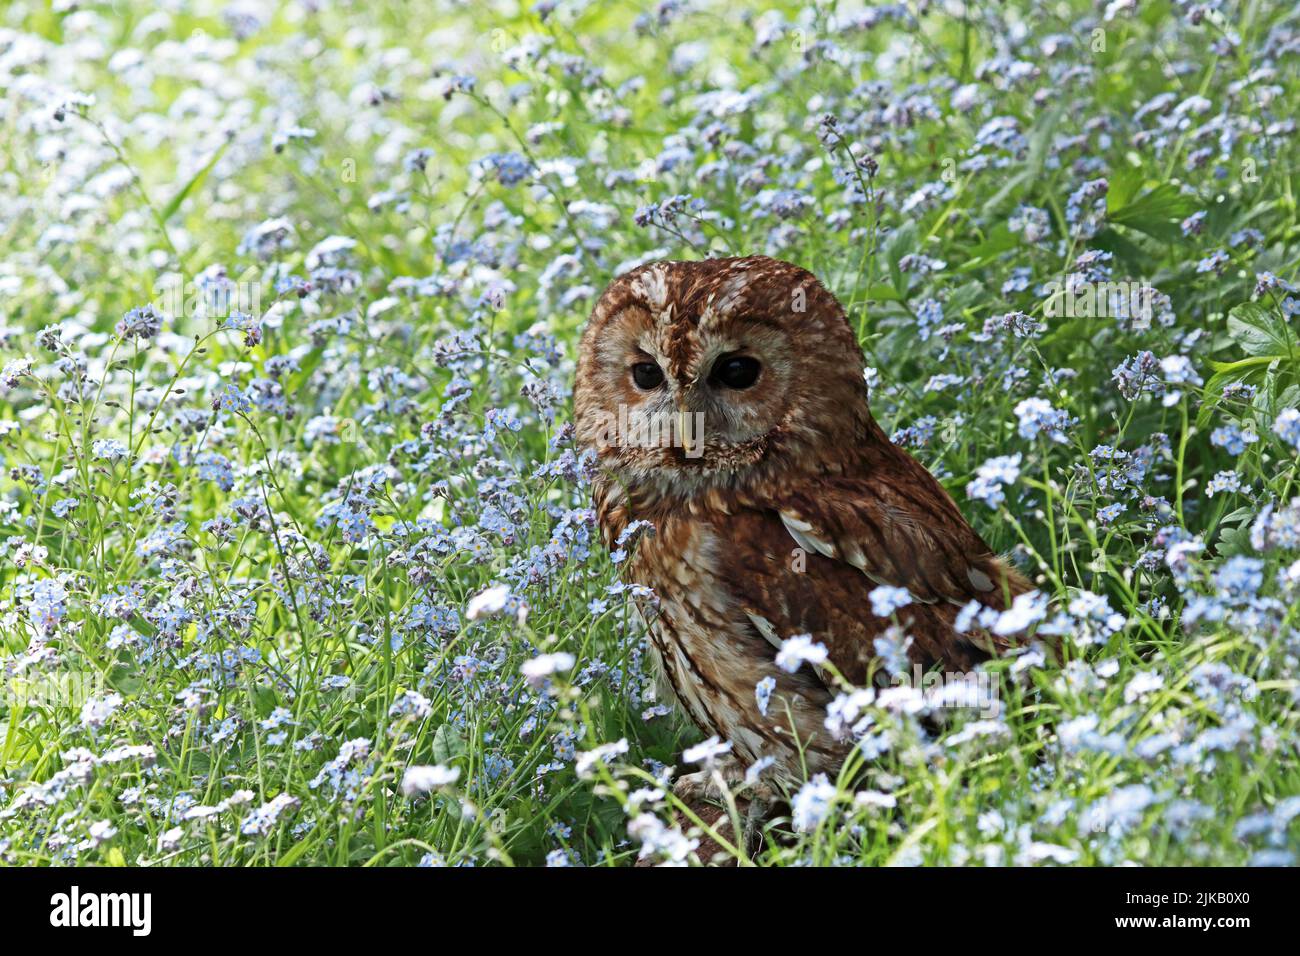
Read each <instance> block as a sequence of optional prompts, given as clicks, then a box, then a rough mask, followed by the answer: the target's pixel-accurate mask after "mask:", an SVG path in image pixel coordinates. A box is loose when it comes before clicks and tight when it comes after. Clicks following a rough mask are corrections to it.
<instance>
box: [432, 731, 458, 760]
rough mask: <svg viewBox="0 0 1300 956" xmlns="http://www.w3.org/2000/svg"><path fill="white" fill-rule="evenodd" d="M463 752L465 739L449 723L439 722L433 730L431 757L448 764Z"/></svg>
mask: <svg viewBox="0 0 1300 956" xmlns="http://www.w3.org/2000/svg"><path fill="white" fill-rule="evenodd" d="M464 752H465V741H464V740H463V739H462V738H461V736H460V733H459V731H457V730H456V728H455V727H453V726H452V725H451V724H440V725H439V727H438V729H437V730H435V731H434V732H433V759H434V760H435V761H437V762H438V763H440V764H444V765H447V764H450V763H451V762H452V761H453V760H454V759H456V758H457V757H459V756H460V755H461V754H463V753H464Z"/></svg>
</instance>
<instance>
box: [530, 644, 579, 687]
mask: <svg viewBox="0 0 1300 956" xmlns="http://www.w3.org/2000/svg"><path fill="white" fill-rule="evenodd" d="M575 661H576V658H575V657H574V656H573V655H572V654H569V653H568V652H566V651H559V652H557V653H555V654H539V655H538V656H537V657H534V658H533V659H532V660H528V661H524V665H523V666H522V667H521V668H519V672H520V673H521V674H523V675H524V678H525V679H526V680H527V681H528V683H529V685H530V686H532V687H541V686H542V685H543V684H545V683H546V678H548V677H550V676H551V675H552V674H558V673H560V672H562V671H567V670H572V669H573V665H574V663H575Z"/></svg>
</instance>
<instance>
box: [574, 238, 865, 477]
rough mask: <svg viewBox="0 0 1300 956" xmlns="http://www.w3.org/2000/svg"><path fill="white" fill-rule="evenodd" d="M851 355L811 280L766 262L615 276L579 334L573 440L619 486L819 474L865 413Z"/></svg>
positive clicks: (855, 354)
mask: <svg viewBox="0 0 1300 956" xmlns="http://www.w3.org/2000/svg"><path fill="white" fill-rule="evenodd" d="M861 374H862V373H861V352H860V350H859V349H858V346H857V342H856V338H855V337H854V335H853V333H852V330H851V329H850V328H849V327H848V324H847V322H846V320H845V317H844V313H843V310H842V309H841V308H840V307H839V305H838V303H836V302H835V299H834V297H833V296H831V295H830V294H829V293H828V292H827V291H826V290H825V289H824V288H823V287H822V286H821V285H820V284H818V283H817V280H816V279H815V278H814V277H813V276H812V275H811V273H808V272H807V271H805V270H803V269H800V268H798V267H797V266H793V265H790V264H789V263H782V262H777V261H776V260H772V259H766V258H763V257H750V258H744V259H721V260H704V261H701V262H659V263H650V264H647V265H646V266H642V267H639V268H638V269H635V270H633V271H632V272H630V273H627V274H625V275H624V276H622V277H620V278H619V279H617V280H615V281H614V282H613V283H611V285H610V286H609V288H608V289H606V291H605V293H604V294H603V295H602V296H601V298H600V300H599V301H598V303H597V306H596V308H595V309H594V310H593V313H592V318H591V321H590V322H589V323H588V327H587V330H586V332H585V333H584V336H583V344H582V350H581V353H580V355H579V368H578V376H577V387H576V389H575V393H574V412H575V425H576V427H577V439H578V443H579V445H580V446H581V447H583V448H590V449H593V450H595V451H596V453H597V455H598V456H599V458H600V461H601V464H602V465H603V466H604V467H605V468H606V469H608V470H610V471H612V472H614V473H616V474H618V475H619V476H620V480H622V481H624V482H625V483H626V484H627V485H629V486H635V485H639V484H644V485H648V486H653V487H656V488H659V489H661V490H677V491H682V492H687V493H694V492H698V491H699V490H701V489H702V488H706V487H710V486H716V485H721V484H725V485H727V486H730V487H736V486H737V485H738V484H739V483H743V482H745V481H747V480H749V478H751V477H753V478H755V479H757V478H758V477H759V476H760V473H761V474H766V475H771V474H773V473H774V469H781V470H786V469H797V468H805V467H807V468H820V467H822V464H821V458H820V457H819V456H820V454H821V452H822V451H823V450H826V449H842V448H844V447H845V446H846V445H848V444H850V443H851V441H852V436H853V435H855V434H856V433H857V431H858V430H860V428H859V426H860V423H861V421H863V420H864V419H865V418H866V417H867V416H868V412H867V407H866V390H865V386H864V383H863V381H862V378H861Z"/></svg>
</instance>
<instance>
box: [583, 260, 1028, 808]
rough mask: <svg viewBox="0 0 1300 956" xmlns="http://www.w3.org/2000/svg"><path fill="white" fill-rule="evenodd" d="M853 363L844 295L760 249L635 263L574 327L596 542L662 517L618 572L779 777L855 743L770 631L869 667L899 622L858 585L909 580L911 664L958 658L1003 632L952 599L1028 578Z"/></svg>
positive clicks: (713, 717)
mask: <svg viewBox="0 0 1300 956" xmlns="http://www.w3.org/2000/svg"><path fill="white" fill-rule="evenodd" d="M863 372H864V369H863V361H862V352H861V349H860V348H859V346H858V342H857V338H856V336H855V335H854V333H853V331H852V329H851V328H850V327H849V324H848V320H847V318H846V316H845V313H844V309H843V308H842V307H841V306H840V304H839V302H838V301H836V299H835V297H834V296H833V295H832V294H831V293H830V292H828V291H827V290H826V289H825V288H824V287H823V286H822V285H821V283H819V282H818V281H817V279H816V278H815V277H814V276H813V275H812V274H811V273H809V272H807V271H806V270H804V269H801V268H799V267H798V266H794V265H791V264H789V263H786V262H779V261H777V260H774V259H769V258H767V257H764V256H751V257H747V258H737V259H711V260H705V261H701V262H654V263H650V264H648V265H645V266H641V267H640V268H637V269H634V270H632V271H631V272H628V273H627V274H625V275H623V276H621V277H620V278H618V279H617V280H615V281H614V282H613V283H612V284H611V285H610V286H609V288H607V289H606V290H605V292H604V293H603V294H602V295H601V297H600V300H599V301H598V302H597V304H596V307H595V309H594V311H593V312H592V315H591V320H590V322H589V324H588V325H587V328H586V331H585V333H584V335H583V338H582V345H581V354H580V356H579V361H578V373H577V386H576V391H575V399H574V405H575V422H576V428H577V438H578V442H579V444H580V445H581V446H582V447H583V448H588V449H592V450H593V451H594V452H595V453H596V455H597V458H598V466H599V475H598V477H597V479H596V481H595V487H594V497H595V505H596V510H597V515H598V518H599V522H600V527H601V531H602V533H603V535H604V538H605V540H606V543H607V544H608V545H609V546H610V547H611V548H614V547H616V546H617V545H618V543H619V540H620V536H622V535H623V533H624V531H625V529H627V528H628V526H629V525H630V524H631V523H632V522H634V521H646V522H649V523H650V524H651V525H652V526H653V528H654V531H653V533H652V534H647V535H643V536H641V537H640V538H639V539H638V540H637V541H636V544H635V546H634V548H633V549H632V554H631V557H630V558H629V559H628V560H627V562H626V564H625V574H626V576H627V577H628V579H630V581H631V582H634V583H637V584H642V585H647V586H649V587H650V588H653V590H654V592H655V594H656V595H657V597H658V609H657V611H655V612H654V613H652V614H649V615H648V617H649V619H650V643H651V647H652V656H653V657H654V658H655V659H656V661H657V663H658V666H659V668H660V671H661V674H662V677H663V682H664V683H665V684H666V685H667V686H668V687H670V688H671V690H672V693H673V696H674V697H675V698H676V700H677V702H678V703H679V704H680V705H681V707H682V708H683V709H684V710H685V711H686V713H687V714H689V715H690V717H691V719H692V720H693V721H694V722H695V723H696V724H698V725H699V727H700V728H701V729H702V730H703V731H704V732H705V733H706V734H716V735H718V736H719V737H721V738H722V739H723V740H725V741H730V743H731V745H732V748H733V749H732V753H733V754H734V755H735V757H736V758H738V760H739V761H740V763H741V764H743V765H752V764H753V763H754V762H756V761H758V760H759V759H760V758H764V757H771V758H773V762H772V773H773V775H774V776H775V778H776V780H778V781H781V782H793V781H795V780H799V779H802V778H803V777H804V775H805V774H806V773H809V772H820V771H826V772H831V773H834V772H835V771H836V770H837V768H838V767H839V765H840V763H841V762H842V761H843V759H844V758H845V756H846V755H847V752H848V750H849V747H850V746H851V744H850V742H847V741H843V740H836V739H834V738H833V737H832V735H831V734H830V733H829V731H828V730H827V729H826V727H825V724H824V720H825V716H826V706H827V704H828V703H829V702H830V701H831V699H832V698H833V696H834V694H835V688H834V684H833V678H832V677H831V676H830V672H831V669H830V668H826V667H822V668H814V667H813V666H810V665H805V666H803V667H800V668H799V669H797V670H796V671H795V672H794V673H788V672H787V671H786V670H784V669H782V668H780V667H778V666H777V663H776V660H775V655H776V651H777V648H779V647H780V646H781V644H782V642H783V641H785V640H786V639H788V638H790V637H793V636H795V635H803V634H807V635H811V638H812V640H813V641H816V642H819V643H821V644H823V645H825V647H826V649H827V651H828V654H827V662H828V663H829V664H831V665H833V668H834V670H835V671H837V672H838V673H839V674H840V675H842V677H843V678H844V679H846V680H847V681H849V682H851V683H853V684H855V685H865V684H867V683H868V682H870V681H871V680H879V679H880V676H881V673H880V668H879V666H878V662H876V661H875V660H874V658H875V654H876V651H875V647H874V645H873V639H874V638H876V637H878V636H880V635H881V634H883V633H884V632H885V631H886V630H887V629H888V628H889V627H890V626H891V624H892V623H893V622H892V621H891V620H890V618H888V617H878V616H876V615H875V614H874V613H873V612H872V607H871V603H870V601H869V600H868V595H869V594H870V592H871V591H872V590H873V589H874V588H876V587H877V586H879V585H891V586H893V587H896V588H905V589H906V590H907V592H908V594H909V595H910V598H911V602H910V603H909V604H907V605H906V606H904V607H902V608H901V609H900V610H898V611H897V617H898V620H899V623H901V624H902V625H903V626H904V628H905V631H906V633H907V634H908V635H909V636H910V637H911V639H912V641H911V645H910V648H909V651H908V653H909V656H910V659H911V661H912V662H913V663H914V664H919V665H920V666H921V667H922V668H925V669H929V668H931V667H933V666H936V665H937V666H939V667H941V668H942V669H943V670H945V671H947V672H950V673H951V672H961V673H966V672H969V671H971V670H973V669H974V668H975V667H976V665H977V664H978V663H979V662H980V661H982V660H985V659H987V658H988V657H989V656H990V655H993V654H996V653H998V651H1000V650H1002V649H1005V648H1006V646H1007V638H1004V637H995V636H994V635H992V634H991V633H987V632H984V631H981V630H979V629H972V630H967V631H966V632H965V633H960V632H958V631H957V630H956V628H955V627H954V621H955V619H956V617H957V614H958V612H959V611H960V609H961V608H962V607H963V606H965V605H967V604H968V603H969V602H970V601H971V600H975V601H977V602H979V603H980V604H982V605H985V606H987V607H990V608H995V609H998V610H1003V609H1005V608H1006V607H1007V606H1008V605H1009V603H1010V601H1011V599H1012V598H1014V597H1015V596H1016V595H1017V594H1020V593H1022V592H1024V591H1027V590H1029V588H1030V585H1029V583H1028V582H1027V581H1026V580H1025V579H1024V578H1023V577H1021V576H1020V575H1019V574H1018V573H1016V572H1015V571H1014V570H1012V569H1011V568H1009V567H1008V566H1007V565H1006V564H1005V563H1004V562H1003V561H1002V560H1001V559H1000V558H999V557H998V556H997V555H996V554H994V553H993V551H992V550H991V549H990V548H989V546H988V545H987V544H985V543H984V541H983V540H982V539H981V538H980V536H979V535H978V534H977V533H976V532H975V531H974V530H973V529H972V528H971V526H970V525H969V524H967V523H966V520H965V519H964V518H963V517H962V515H961V513H960V512H959V511H958V510H957V507H956V505H955V504H954V503H953V501H952V499H951V498H950V497H949V496H948V494H947V492H945V491H944V489H943V488H942V487H941V486H940V484H939V483H938V481H936V480H935V479H934V477H933V476H932V475H931V474H930V473H929V472H928V471H926V470H925V468H924V467H923V466H922V465H921V464H920V463H918V462H917V461H916V460H915V459H914V458H912V457H911V456H910V455H909V454H908V453H907V452H906V451H904V450H902V449H901V448H899V447H897V446H895V445H894V444H892V443H891V442H890V441H889V439H888V438H887V437H886V436H885V434H884V432H883V431H881V429H880V426H879V425H877V424H876V421H875V419H874V418H872V416H871V412H870V410H869V408H868V405H867V386H866V382H865V378H864V374H863ZM764 678H771V679H772V680H773V681H775V688H774V689H773V691H772V694H771V699H770V702H769V703H768V706H766V708H761V707H760V704H759V701H758V698H757V696H756V694H755V687H756V685H758V684H759V682H760V681H762V680H763V679H764ZM764 710H766V713H764Z"/></svg>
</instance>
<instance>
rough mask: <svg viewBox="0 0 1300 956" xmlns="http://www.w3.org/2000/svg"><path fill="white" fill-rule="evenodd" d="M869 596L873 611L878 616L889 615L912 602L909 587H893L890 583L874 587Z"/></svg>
mask: <svg viewBox="0 0 1300 956" xmlns="http://www.w3.org/2000/svg"><path fill="white" fill-rule="evenodd" d="M867 597H869V598H871V613H872V614H874V615H876V617H889V615H891V614H893V613H894V612H895V611H897V610H898V609H899V608H900V607H906V606H907V605H909V604H911V603H912V595H911V594H909V593H908V591H907V588H896V587H891V586H890V585H888V584H882V585H880V586H879V587H875V588H872V589H871V592H870V593H869V594H868V595H867Z"/></svg>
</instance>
